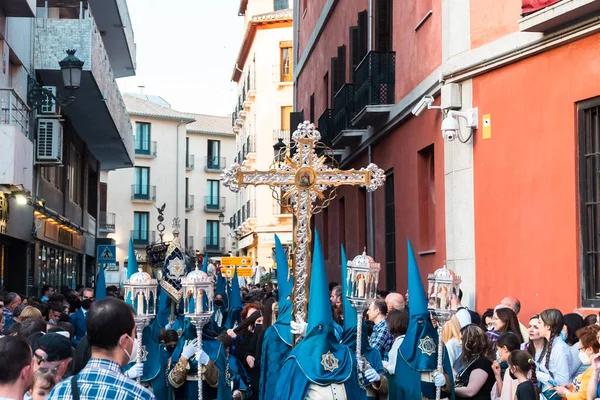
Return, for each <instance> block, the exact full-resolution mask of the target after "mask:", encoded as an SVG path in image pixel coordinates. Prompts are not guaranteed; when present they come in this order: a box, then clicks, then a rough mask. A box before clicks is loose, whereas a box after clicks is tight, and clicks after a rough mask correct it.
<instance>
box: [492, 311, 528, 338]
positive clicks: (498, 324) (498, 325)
mask: <svg viewBox="0 0 600 400" xmlns="http://www.w3.org/2000/svg"><path fill="white" fill-rule="evenodd" d="M495 317H496V318H495V319H494V331H496V332H497V333H499V334H500V335H502V334H503V333H506V332H512V333H514V334H515V336H517V338H518V339H519V343H523V336H521V328H520V327H519V319H518V318H517V314H515V312H514V311H513V310H511V309H510V308H499V309H497V310H496V311H495Z"/></svg>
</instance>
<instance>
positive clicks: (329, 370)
mask: <svg viewBox="0 0 600 400" xmlns="http://www.w3.org/2000/svg"><path fill="white" fill-rule="evenodd" d="M314 237H315V248H314V253H313V261H312V270H311V275H310V294H309V302H308V327H307V329H306V332H307V334H306V337H305V338H304V339H302V341H300V343H299V344H298V345H297V346H296V347H294V349H293V350H292V352H291V353H290V356H289V357H288V360H289V359H295V361H296V362H297V363H298V365H299V369H300V371H301V372H302V373H303V374H304V375H305V376H306V378H307V379H308V380H309V381H310V382H313V383H316V384H317V385H321V386H325V385H330V384H332V383H342V382H346V381H347V380H348V379H350V377H351V376H352V372H353V370H354V369H355V368H356V367H355V363H354V357H355V356H354V355H353V354H352V352H351V351H350V349H349V348H348V346H346V345H344V344H341V343H339V341H338V339H337V338H336V336H335V331H334V327H333V316H332V314H331V306H330V303H329V290H328V284H327V276H326V274H325V260H324V259H323V252H322V250H321V241H320V240H319V235H318V234H317V232H316V231H315V235H314Z"/></svg>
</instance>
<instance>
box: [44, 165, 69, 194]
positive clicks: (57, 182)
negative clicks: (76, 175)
mask: <svg viewBox="0 0 600 400" xmlns="http://www.w3.org/2000/svg"><path fill="white" fill-rule="evenodd" d="M41 170H42V178H43V179H44V180H45V181H47V182H48V183H50V184H51V185H53V186H54V187H55V188H57V189H58V190H60V191H62V190H63V184H62V180H63V171H64V168H61V167H41Z"/></svg>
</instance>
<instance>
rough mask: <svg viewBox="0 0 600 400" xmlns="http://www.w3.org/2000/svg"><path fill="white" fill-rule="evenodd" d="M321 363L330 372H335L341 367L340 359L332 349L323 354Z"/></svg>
mask: <svg viewBox="0 0 600 400" xmlns="http://www.w3.org/2000/svg"><path fill="white" fill-rule="evenodd" d="M321 365H322V366H323V368H325V371H329V372H333V371H335V370H336V369H338V368H339V367H340V366H339V360H338V359H337V358H335V356H334V355H333V354H332V353H331V352H330V351H328V352H327V353H326V354H323V355H322V356H321Z"/></svg>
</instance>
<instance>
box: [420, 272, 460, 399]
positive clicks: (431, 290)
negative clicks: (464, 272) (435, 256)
mask: <svg viewBox="0 0 600 400" xmlns="http://www.w3.org/2000/svg"><path fill="white" fill-rule="evenodd" d="M427 281H428V282H429V286H428V289H427V297H428V298H429V300H430V301H429V305H430V310H431V312H432V315H433V317H434V318H435V320H436V321H437V324H438V328H437V329H438V361H437V370H438V372H439V373H442V374H443V373H444V367H443V365H442V364H443V351H444V343H443V342H442V330H443V328H444V324H445V323H446V322H448V321H450V319H451V318H452V316H454V314H455V313H456V310H454V309H452V304H451V303H452V296H457V295H458V291H459V290H460V284H461V282H462V280H461V278H460V276H458V275H456V274H455V273H454V271H452V270H450V269H448V268H447V267H446V265H444V266H442V268H439V269H437V270H436V271H435V272H434V273H433V274H429V276H428V277H427ZM440 397H441V388H440V387H438V388H437V389H436V395H435V398H436V400H440Z"/></svg>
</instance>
